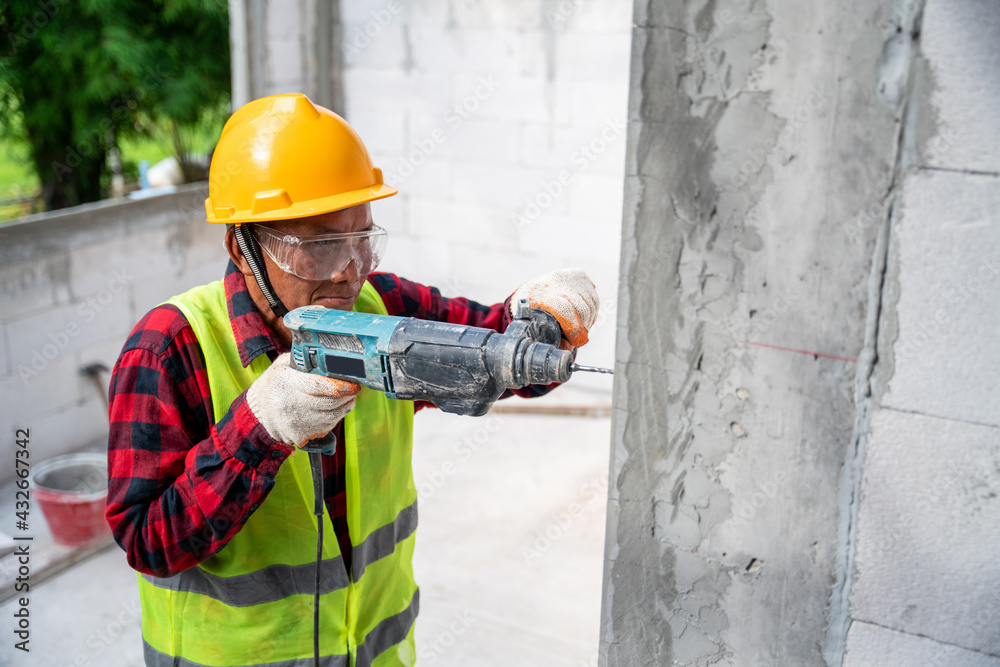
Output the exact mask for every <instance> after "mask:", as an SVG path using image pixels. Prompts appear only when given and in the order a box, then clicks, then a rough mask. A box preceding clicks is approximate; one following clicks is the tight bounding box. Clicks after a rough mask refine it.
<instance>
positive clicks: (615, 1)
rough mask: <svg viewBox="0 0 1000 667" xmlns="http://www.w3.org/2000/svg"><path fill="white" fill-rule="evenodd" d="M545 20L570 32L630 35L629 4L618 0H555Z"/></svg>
mask: <svg viewBox="0 0 1000 667" xmlns="http://www.w3.org/2000/svg"><path fill="white" fill-rule="evenodd" d="M546 21H547V22H548V23H549V24H550V25H551V26H553V27H555V28H557V29H560V30H564V31H566V32H568V33H570V34H578V33H596V34H602V35H605V34H611V35H629V34H630V33H631V31H632V5H631V4H630V3H628V2H620V0H558V1H557V2H556V3H555V4H554V6H553V7H552V8H551V9H549V10H548V11H547V12H546Z"/></svg>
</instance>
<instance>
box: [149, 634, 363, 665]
mask: <svg viewBox="0 0 1000 667" xmlns="http://www.w3.org/2000/svg"><path fill="white" fill-rule="evenodd" d="M142 655H143V658H145V660H146V667H210V666H209V665H202V664H200V663H197V662H191V661H190V660H185V659H184V658H177V657H173V656H169V655H167V654H165V653H160V652H159V651H157V650H156V649H155V648H153V647H152V646H150V645H149V644H147V643H146V641H145V640H143V642H142ZM347 658H348V656H346V655H321V656H320V657H319V664H320V666H321V667H347V664H348V661H347ZM315 664H316V662H315V660H314V659H313V658H312V656H310V657H308V658H298V659H296V660H279V661H278V662H261V663H257V664H254V665H244V666H243V667H314V666H315Z"/></svg>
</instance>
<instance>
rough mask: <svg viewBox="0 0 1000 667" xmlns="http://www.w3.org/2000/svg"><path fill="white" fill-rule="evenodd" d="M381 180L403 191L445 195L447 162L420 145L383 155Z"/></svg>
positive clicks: (448, 189) (447, 190) (448, 190)
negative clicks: (399, 154)
mask: <svg viewBox="0 0 1000 667" xmlns="http://www.w3.org/2000/svg"><path fill="white" fill-rule="evenodd" d="M383 164H384V165H385V167H383V169H384V173H385V182H386V183H387V184H389V185H391V186H392V187H394V188H397V189H398V190H399V191H400V192H401V193H402V194H404V195H408V196H409V195H413V196H419V197H437V198H440V199H444V198H447V197H448V196H449V195H450V193H451V162H450V161H449V160H446V159H444V158H441V157H438V156H437V155H436V154H432V155H431V156H430V157H427V155H426V153H425V152H424V151H422V150H420V149H413V150H410V151H409V152H408V153H406V154H405V155H404V156H398V157H394V158H391V159H386V160H385V162H384V163H383Z"/></svg>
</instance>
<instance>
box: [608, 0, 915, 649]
mask: <svg viewBox="0 0 1000 667" xmlns="http://www.w3.org/2000/svg"><path fill="white" fill-rule="evenodd" d="M893 11H894V7H893V4H892V2H890V1H889V0H881V1H880V2H874V3H870V2H858V1H854V2H846V3H839V4H831V3H827V2H821V1H820V0H810V1H808V2H802V1H801V0H774V1H772V2H768V3H766V4H765V3H754V2H739V1H737V2H725V3H724V2H719V3H716V2H711V1H710V2H699V1H691V2H687V1H685V0H669V1H667V2H654V1H652V0H648V1H647V0H639V1H637V2H636V5H635V17H634V23H635V29H634V32H633V55H632V77H631V82H632V83H631V85H632V88H631V94H630V104H629V150H628V157H627V168H626V170H627V175H626V192H625V197H626V199H625V220H624V227H623V233H622V234H623V235H622V239H623V240H622V260H621V287H620V297H619V312H618V327H619V338H618V347H617V366H616V376H615V380H616V385H615V398H614V400H615V412H614V417H613V419H614V423H613V426H612V431H613V443H612V446H613V451H612V458H611V466H612V469H611V482H610V496H611V497H610V502H609V511H608V527H607V547H606V559H607V560H606V566H605V587H604V591H605V600H604V609H603V613H602V615H603V618H602V637H601V642H602V651H601V658H602V664H606V665H640V664H641V665H653V664H655V665H666V664H681V665H710V664H728V665H821V664H824V662H825V656H824V652H825V649H826V648H827V646H826V632H827V626H828V622H829V617H830V611H829V610H830V600H831V588H832V587H833V586H834V585H835V583H836V582H837V580H838V572H839V570H838V566H839V561H838V555H839V553H840V552H839V549H838V545H839V544H840V543H841V540H840V537H839V536H840V531H841V523H840V521H841V515H842V513H841V509H842V506H841V500H840V486H841V470H842V468H843V465H844V460H845V457H846V455H847V453H848V452H849V451H851V447H852V443H854V440H855V437H854V433H855V422H856V417H857V405H856V404H857V397H856V394H857V393H858V391H859V387H858V381H859V379H860V378H867V376H868V373H869V368H870V365H871V361H872V355H871V347H872V345H873V342H872V339H873V336H874V335H875V329H874V326H873V323H872V321H871V318H869V316H868V314H869V311H870V308H871V306H870V301H871V294H870V292H871V290H870V285H871V282H872V266H873V256H874V254H873V253H874V252H875V251H876V246H877V231H878V225H874V226H870V227H867V228H864V229H862V230H860V232H859V233H858V234H856V235H849V234H847V233H845V231H844V230H843V229H842V225H843V224H845V223H847V222H849V221H852V220H854V219H855V218H856V217H857V216H858V215H859V214H861V213H862V212H863V211H865V210H867V209H868V208H869V207H870V206H871V205H872V204H873V203H881V202H883V200H884V198H885V196H886V193H887V192H891V189H892V186H893V182H894V176H895V172H896V162H897V152H898V150H899V149H898V145H899V140H900V127H901V119H902V116H903V105H902V102H901V101H900V100H899V99H896V100H893V99H891V98H892V95H891V93H892V91H891V90H889V88H890V87H891V86H892V85H894V84H895V83H896V78H898V76H899V75H900V73H899V72H898V71H897V69H896V68H898V67H899V66H900V63H899V62H898V61H897V60H894V59H887V57H886V52H887V51H890V50H891V49H892V48H893V47H892V35H895V30H894V29H892V28H891V27H890V23H891V21H892V15H893ZM904 64H905V62H904ZM903 74H904V75H905V71H904V72H903ZM879 90H881V91H882V92H881V93H879V92H878V91H879Z"/></svg>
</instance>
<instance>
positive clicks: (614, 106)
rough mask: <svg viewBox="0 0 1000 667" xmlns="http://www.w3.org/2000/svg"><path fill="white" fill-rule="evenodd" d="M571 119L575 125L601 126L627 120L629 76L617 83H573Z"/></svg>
mask: <svg viewBox="0 0 1000 667" xmlns="http://www.w3.org/2000/svg"><path fill="white" fill-rule="evenodd" d="M571 104H572V109H571V110H570V117H571V118H572V122H573V124H574V125H584V126H591V125H596V126H600V125H603V124H604V123H606V122H608V121H614V120H618V119H621V118H626V117H627V113H628V76H627V75H626V76H625V78H624V79H622V80H621V81H615V82H598V83H595V82H592V81H576V82H574V83H573V92H572V102H571Z"/></svg>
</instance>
